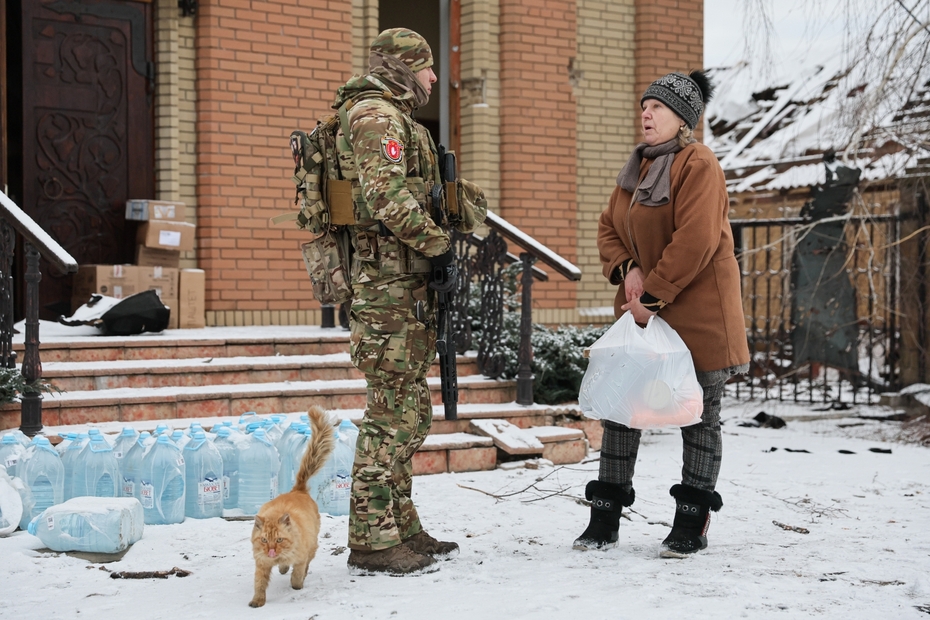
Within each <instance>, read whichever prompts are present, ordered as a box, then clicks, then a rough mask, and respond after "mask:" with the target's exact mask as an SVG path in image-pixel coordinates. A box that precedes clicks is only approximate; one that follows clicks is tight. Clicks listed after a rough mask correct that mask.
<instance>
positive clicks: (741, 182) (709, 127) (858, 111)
mask: <svg viewBox="0 0 930 620" xmlns="http://www.w3.org/2000/svg"><path fill="white" fill-rule="evenodd" d="M924 53H926V50H924ZM874 64H875V63H873V65H874ZM928 66H930V62H926V61H925V60H924V57H923V56H919V57H916V58H911V57H910V56H909V57H906V58H904V59H903V61H902V62H900V63H899V64H898V65H897V67H896V71H895V72H891V74H890V75H891V77H890V78H889V79H887V80H886V79H884V78H885V76H883V75H882V74H881V73H880V72H878V71H876V67H875V66H871V67H870V66H868V65H867V63H866V62H865V61H863V60H858V61H852V62H849V63H846V64H844V63H843V61H842V60H841V59H839V58H834V59H831V60H827V61H825V62H813V61H810V62H808V63H807V64H806V66H798V67H794V68H792V70H791V72H790V77H786V78H782V79H779V78H777V77H776V78H773V79H772V80H770V83H768V84H766V83H764V82H760V81H759V79H758V72H757V71H755V70H754V69H753V67H752V66H751V65H750V64H749V63H745V62H744V63H740V64H737V65H734V66H732V67H723V68H714V69H709V70H708V75H710V76H711V78H712V79H713V80H714V82H716V84H717V97H716V99H714V100H712V101H711V102H710V103H709V104H708V106H707V112H706V116H705V122H706V126H705V136H706V140H705V142H706V144H707V145H708V146H709V147H710V148H711V149H713V150H714V152H715V153H716V154H717V157H718V158H719V159H720V163H721V165H722V166H723V169H724V171H725V173H726V177H727V185H728V188H729V190H730V192H731V193H743V192H752V191H754V192H766V191H785V190H791V189H795V188H806V187H810V186H811V185H816V184H821V183H823V182H824V181H825V180H826V177H825V168H824V165H823V163H822V162H823V160H824V154H828V153H829V154H832V152H837V153H839V154H840V155H842V153H843V151H845V150H846V149H847V147H848V145H849V144H850V143H852V142H853V141H855V142H856V143H857V146H858V148H856V149H851V150H850V153H849V154H848V157H849V159H848V161H846V162H844V163H845V164H846V165H850V166H854V167H857V168H860V169H861V170H862V179H863V180H864V181H881V180H885V179H895V178H899V177H902V176H905V175H906V174H908V172H909V171H910V170H912V169H914V168H915V167H917V166H925V165H927V163H928V161H930V160H928V158H930V68H928ZM908 72H909V73H908ZM878 84H884V91H883V92H882V93H879V92H878V90H877V85H878ZM829 157H830V155H828V158H829Z"/></svg>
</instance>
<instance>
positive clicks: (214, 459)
mask: <svg viewBox="0 0 930 620" xmlns="http://www.w3.org/2000/svg"><path fill="white" fill-rule="evenodd" d="M184 467H185V471H186V490H185V492H184V494H185V507H184V514H185V515H186V516H188V517H193V518H194V519H209V518H210V517H222V516H223V457H222V456H221V455H220V451H219V450H217V448H216V446H215V445H213V442H211V441H209V440H208V439H207V435H206V433H204V432H203V431H202V430H195V431H194V432H193V433H192V434H191V438H190V441H188V442H187V445H185V446H184Z"/></svg>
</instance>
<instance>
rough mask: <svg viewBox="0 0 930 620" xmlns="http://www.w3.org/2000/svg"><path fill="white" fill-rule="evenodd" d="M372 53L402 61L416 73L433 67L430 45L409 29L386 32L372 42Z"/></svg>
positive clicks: (388, 30) (390, 29)
mask: <svg viewBox="0 0 930 620" xmlns="http://www.w3.org/2000/svg"><path fill="white" fill-rule="evenodd" d="M371 51H372V52H378V53H380V54H384V55H385V56H393V57H394V58H397V59H399V60H402V61H403V62H404V64H405V65H407V67H409V68H410V70H411V71H413V72H414V73H416V72H417V71H420V70H421V69H426V68H427V67H432V66H433V52H432V50H430V48H429V43H427V42H426V39H424V38H423V37H422V36H421V35H420V34H417V33H416V32H414V31H413V30H410V29H409V28H389V29H387V30H385V31H384V32H382V33H381V34H379V35H378V36H377V38H376V39H375V40H374V41H373V42H372V44H371Z"/></svg>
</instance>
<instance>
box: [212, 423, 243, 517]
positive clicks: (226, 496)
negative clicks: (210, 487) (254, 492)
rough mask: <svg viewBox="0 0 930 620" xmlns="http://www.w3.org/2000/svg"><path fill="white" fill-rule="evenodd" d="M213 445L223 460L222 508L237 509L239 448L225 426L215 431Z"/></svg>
mask: <svg viewBox="0 0 930 620" xmlns="http://www.w3.org/2000/svg"><path fill="white" fill-rule="evenodd" d="M213 445H214V446H215V447H216V449H217V450H219V453H220V457H222V459H223V508H225V509H227V510H231V509H235V508H238V507H239V448H238V446H237V445H236V440H235V439H234V438H233V436H232V431H231V430H230V428H229V427H227V426H221V427H219V428H217V429H216V439H215V440H214V441H213Z"/></svg>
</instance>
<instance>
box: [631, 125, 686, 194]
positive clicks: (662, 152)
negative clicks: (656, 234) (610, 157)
mask: <svg viewBox="0 0 930 620" xmlns="http://www.w3.org/2000/svg"><path fill="white" fill-rule="evenodd" d="M680 150H681V145H679V144H678V138H677V137H675V138H672V139H671V140H669V141H668V142H663V143H662V144H657V145H655V146H649V145H648V144H646V143H645V142H640V143H639V144H637V145H636V148H635V149H633V154H632V155H630V159H629V160H627V162H626V165H625V166H623V170H621V171H620V174H618V175H617V185H619V186H620V187H622V188H623V189H625V190H626V191H628V192H630V194H632V193H633V192H635V191H636V190H637V187H636V184H637V182H639V169H640V164H642V162H643V157H645V158H646V159H654V160H655V161H654V162H653V163H652V166H650V167H649V172H647V173H646V178H645V179H643V181H642V183H639V196H638V199H637V201H636V202H638V203H639V204H641V205H643V206H644V207H658V206H660V205H664V204H667V203H668V200H669V189H670V188H671V185H672V181H671V172H672V162H673V161H675V153H677V152H678V151H680Z"/></svg>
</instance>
